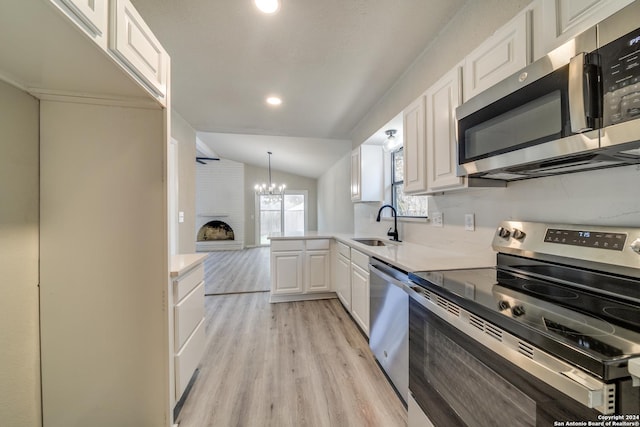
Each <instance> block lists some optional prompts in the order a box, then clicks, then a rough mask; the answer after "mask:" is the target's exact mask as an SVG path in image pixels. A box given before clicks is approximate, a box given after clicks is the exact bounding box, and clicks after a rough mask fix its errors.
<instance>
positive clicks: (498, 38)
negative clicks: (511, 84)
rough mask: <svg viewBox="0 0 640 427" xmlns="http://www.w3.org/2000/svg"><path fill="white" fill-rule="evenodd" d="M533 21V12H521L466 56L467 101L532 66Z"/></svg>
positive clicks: (465, 86)
mask: <svg viewBox="0 0 640 427" xmlns="http://www.w3.org/2000/svg"><path fill="white" fill-rule="evenodd" d="M530 17H531V11H530V10H525V11H523V12H521V13H520V14H518V15H517V16H516V17H515V18H514V19H512V20H511V21H509V22H508V23H507V24H506V25H504V26H503V27H501V28H500V29H499V30H498V31H496V32H495V33H494V34H493V35H492V36H491V37H489V38H488V39H487V40H485V41H484V42H483V43H482V44H481V45H480V46H478V47H477V48H476V49H475V50H474V51H473V52H471V53H470V54H469V55H467V57H466V58H465V62H464V100H465V101H467V100H469V99H471V98H473V97H474V96H476V95H477V94H479V93H480V92H482V91H483V90H485V89H487V88H489V87H491V86H493V85H494V84H496V83H498V82H500V81H501V80H503V79H504V78H506V77H508V76H510V75H511V74H513V73H515V72H517V71H518V70H520V69H521V68H523V67H525V66H527V65H528V64H529V63H530V57H531V53H530V52H531V48H530V46H531V41H530V40H531V37H530V33H531V28H530V27H531V25H530Z"/></svg>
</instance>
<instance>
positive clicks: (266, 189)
mask: <svg viewBox="0 0 640 427" xmlns="http://www.w3.org/2000/svg"><path fill="white" fill-rule="evenodd" d="M267 154H268V155H269V186H267V184H264V183H263V184H256V186H255V187H254V189H255V191H256V194H257V195H258V196H275V197H280V196H282V195H284V190H285V188H287V186H286V185H284V184H281V185H280V186H278V187H277V188H276V184H275V183H273V182H271V154H273V153H272V152H271V151H267Z"/></svg>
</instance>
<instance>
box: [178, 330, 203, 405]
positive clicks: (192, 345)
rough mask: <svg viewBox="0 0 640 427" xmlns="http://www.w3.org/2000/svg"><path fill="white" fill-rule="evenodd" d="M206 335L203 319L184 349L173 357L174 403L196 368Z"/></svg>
mask: <svg viewBox="0 0 640 427" xmlns="http://www.w3.org/2000/svg"><path fill="white" fill-rule="evenodd" d="M205 343H206V335H205V333H204V319H203V320H202V321H201V322H200V323H199V324H198V326H197V327H196V330H195V331H194V332H193V334H191V336H190V337H189V339H188V340H187V342H186V344H185V345H184V347H182V350H180V352H179V353H178V354H176V357H175V367H176V373H175V375H176V401H177V400H179V399H180V396H182V393H184V389H185V388H187V385H188V384H189V380H191V377H192V376H193V372H194V371H195V370H196V368H197V367H198V364H199V363H200V359H201V358H202V354H203V353H204V347H205Z"/></svg>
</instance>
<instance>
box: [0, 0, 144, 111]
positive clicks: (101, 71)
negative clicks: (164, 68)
mask: <svg viewBox="0 0 640 427" xmlns="http://www.w3.org/2000/svg"><path fill="white" fill-rule="evenodd" d="M0 40H3V41H4V42H3V43H0V79H2V80H5V81H7V82H9V83H11V84H13V85H15V86H17V87H19V88H21V89H24V90H26V91H28V92H31V93H36V94H41V93H49V94H55V95H60V94H62V95H79V96H92V97H95V96H97V95H99V96H101V97H107V98H123V97H124V98H139V99H148V94H147V92H145V90H144V89H143V88H142V87H141V86H140V85H139V84H137V83H136V82H135V81H134V80H133V79H132V78H131V77H130V76H128V75H127V73H126V72H124V71H123V70H122V69H120V68H119V67H117V66H114V60H113V59H112V58H111V57H110V56H109V54H108V53H107V52H106V51H103V50H101V49H100V48H99V47H98V46H97V45H96V44H95V42H94V41H93V40H91V39H90V38H89V37H88V36H87V35H86V34H83V33H82V31H81V30H80V29H79V28H76V27H74V25H73V24H71V23H70V22H69V18H68V17H66V16H64V15H63V14H62V12H61V11H60V10H58V9H56V6H54V5H53V4H50V3H48V2H46V1H42V0H29V1H15V2H2V4H1V5H0Z"/></svg>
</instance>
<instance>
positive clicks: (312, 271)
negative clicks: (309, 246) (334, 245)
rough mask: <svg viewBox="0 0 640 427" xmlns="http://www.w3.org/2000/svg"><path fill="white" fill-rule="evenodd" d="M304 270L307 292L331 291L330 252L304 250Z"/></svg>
mask: <svg viewBox="0 0 640 427" xmlns="http://www.w3.org/2000/svg"><path fill="white" fill-rule="evenodd" d="M304 271H305V281H304V283H305V285H306V286H305V290H306V291H307V292H329V291H331V252H329V251H328V250H326V251H306V252H305V256H304Z"/></svg>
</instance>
